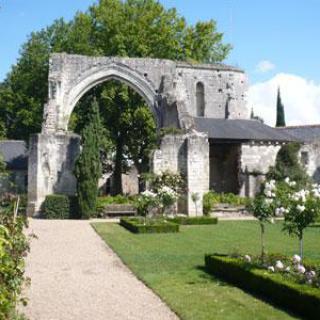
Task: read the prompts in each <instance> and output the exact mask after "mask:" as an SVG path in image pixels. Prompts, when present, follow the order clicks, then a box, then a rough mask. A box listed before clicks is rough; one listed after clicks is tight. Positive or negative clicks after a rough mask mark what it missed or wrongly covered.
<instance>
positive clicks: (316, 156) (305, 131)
mask: <svg viewBox="0 0 320 320" xmlns="http://www.w3.org/2000/svg"><path fill="white" fill-rule="evenodd" d="M278 130H279V131H280V132H285V133H287V134H290V135H291V136H293V137H294V138H295V139H296V141H298V142H300V143H301V144H302V147H301V149H300V160H301V163H302V164H303V166H304V167H305V168H306V171H307V173H308V175H309V176H310V177H312V179H313V180H314V181H315V182H317V183H320V125H302V126H290V127H284V128H278Z"/></svg>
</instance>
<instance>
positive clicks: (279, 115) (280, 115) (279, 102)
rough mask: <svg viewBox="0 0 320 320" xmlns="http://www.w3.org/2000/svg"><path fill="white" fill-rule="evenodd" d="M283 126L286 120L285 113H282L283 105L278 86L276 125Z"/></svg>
mask: <svg viewBox="0 0 320 320" xmlns="http://www.w3.org/2000/svg"><path fill="white" fill-rule="evenodd" d="M285 126H286V120H285V114H284V106H283V103H282V100H281V94H280V88H278V94H277V123H276V127H285Z"/></svg>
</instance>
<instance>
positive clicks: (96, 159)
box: [75, 100, 101, 219]
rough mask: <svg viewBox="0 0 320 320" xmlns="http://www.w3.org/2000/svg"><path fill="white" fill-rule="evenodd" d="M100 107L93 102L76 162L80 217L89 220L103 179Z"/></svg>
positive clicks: (94, 209)
mask: <svg viewBox="0 0 320 320" xmlns="http://www.w3.org/2000/svg"><path fill="white" fill-rule="evenodd" d="M100 130H101V123H100V116H99V105H98V102H97V101H96V100H94V101H93V103H92V106H91V112H90V113H89V116H88V123H87V125H86V126H85V127H84V129H83V132H82V152H81V154H80V156H79V158H78V160H77V162H76V167H75V175H76V178H77V182H78V183H77V196H78V201H79V211H80V216H81V217H82V218H83V219H89V218H90V217H91V216H93V215H94V213H95V211H96V201H97V196H98V181H99V178H100V177H101V164H100V154H99V149H100V148H99V146H100V144H99V136H100Z"/></svg>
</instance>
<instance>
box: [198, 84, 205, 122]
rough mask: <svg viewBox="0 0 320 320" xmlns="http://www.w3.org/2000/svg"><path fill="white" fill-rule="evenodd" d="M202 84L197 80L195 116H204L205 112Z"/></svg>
mask: <svg viewBox="0 0 320 320" xmlns="http://www.w3.org/2000/svg"><path fill="white" fill-rule="evenodd" d="M204 94H205V92H204V85H203V83H202V82H198V83H197V85H196V106H197V117H204V113H205V96H204Z"/></svg>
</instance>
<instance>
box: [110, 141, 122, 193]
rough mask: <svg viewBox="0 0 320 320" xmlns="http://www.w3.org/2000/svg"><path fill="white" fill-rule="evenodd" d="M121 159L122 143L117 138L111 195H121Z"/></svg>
mask: <svg viewBox="0 0 320 320" xmlns="http://www.w3.org/2000/svg"><path fill="white" fill-rule="evenodd" d="M122 158H123V141H122V138H121V137H119V139H118V140H117V146H116V159H115V165H114V172H113V188H112V189H113V190H112V195H114V196H115V195H118V194H122V193H123V190H122V160H123V159H122Z"/></svg>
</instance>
